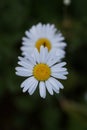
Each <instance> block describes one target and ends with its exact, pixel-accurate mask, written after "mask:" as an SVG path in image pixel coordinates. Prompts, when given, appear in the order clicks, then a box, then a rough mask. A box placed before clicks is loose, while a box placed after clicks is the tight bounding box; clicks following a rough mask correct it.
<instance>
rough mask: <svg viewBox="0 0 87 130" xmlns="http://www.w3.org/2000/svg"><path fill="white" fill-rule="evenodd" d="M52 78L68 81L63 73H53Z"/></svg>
mask: <svg viewBox="0 0 87 130" xmlns="http://www.w3.org/2000/svg"><path fill="white" fill-rule="evenodd" d="M51 76H53V77H55V78H58V79H63V80H64V79H67V77H66V76H64V75H62V74H61V73H60V74H59V73H52V74H51Z"/></svg>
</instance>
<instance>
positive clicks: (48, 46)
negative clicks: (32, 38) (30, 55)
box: [35, 38, 51, 52]
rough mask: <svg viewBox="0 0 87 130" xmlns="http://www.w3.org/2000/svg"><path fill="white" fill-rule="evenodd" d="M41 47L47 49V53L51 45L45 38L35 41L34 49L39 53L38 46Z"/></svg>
mask: <svg viewBox="0 0 87 130" xmlns="http://www.w3.org/2000/svg"><path fill="white" fill-rule="evenodd" d="M41 45H43V46H44V47H47V48H48V51H50V49H51V43H50V41H49V40H48V39H47V38H40V39H38V40H37V41H36V44H35V46H36V48H37V49H38V51H39V52H40V46H41Z"/></svg>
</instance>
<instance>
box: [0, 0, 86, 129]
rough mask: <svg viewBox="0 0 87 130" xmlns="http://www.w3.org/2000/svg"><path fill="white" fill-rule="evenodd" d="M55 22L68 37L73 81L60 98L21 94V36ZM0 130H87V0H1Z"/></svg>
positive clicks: (66, 84) (69, 78)
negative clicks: (18, 70)
mask: <svg viewBox="0 0 87 130" xmlns="http://www.w3.org/2000/svg"><path fill="white" fill-rule="evenodd" d="M38 22H42V23H45V24H46V23H53V24H55V25H56V27H57V28H58V29H59V30H61V32H62V33H63V35H64V36H65V38H66V40H65V41H66V42H67V48H66V58H65V59H64V61H66V62H67V68H68V71H69V75H68V79H67V80H66V81H61V82H62V83H63V84H64V87H65V88H64V89H63V90H61V91H60V94H54V96H50V95H49V94H48V93H47V97H46V99H45V100H43V99H41V98H40V96H39V94H38V89H37V91H36V92H35V93H34V94H33V95H32V96H30V95H28V93H27V92H26V93H22V90H21V88H20V84H21V82H22V81H23V80H24V78H21V77H17V76H16V75H15V67H16V66H17V60H18V59H17V57H18V56H19V55H20V54H21V51H20V46H21V38H22V37H23V36H24V32H25V31H26V30H27V29H29V28H30V27H31V26H32V25H34V24H37V23H38ZM0 130H87V0H72V2H71V4H70V5H69V6H65V5H64V4H63V1H62V0H2V1H0Z"/></svg>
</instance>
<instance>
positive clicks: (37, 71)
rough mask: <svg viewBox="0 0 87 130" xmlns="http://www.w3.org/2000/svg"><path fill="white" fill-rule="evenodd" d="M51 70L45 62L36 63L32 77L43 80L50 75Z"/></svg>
mask: <svg viewBox="0 0 87 130" xmlns="http://www.w3.org/2000/svg"><path fill="white" fill-rule="evenodd" d="M50 74H51V70H50V68H49V66H48V65H46V64H41V63H40V64H37V65H36V66H35V67H34V69H33V75H34V77H35V78H36V79H37V80H39V81H45V80H47V79H48V78H49V77H50Z"/></svg>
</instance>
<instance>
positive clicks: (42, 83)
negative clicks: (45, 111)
mask: <svg viewBox="0 0 87 130" xmlns="http://www.w3.org/2000/svg"><path fill="white" fill-rule="evenodd" d="M52 55H53V53H52V52H50V53H49V52H48V49H47V47H43V46H41V47H40V52H38V50H37V49H36V48H35V49H34V55H33V57H31V56H30V55H28V57H27V58H25V57H19V62H18V64H19V65H20V66H19V67H16V75H18V76H23V77H27V79H26V80H25V81H24V82H23V83H22V84H21V88H23V92H26V91H28V93H29V94H30V95H32V94H33V93H34V91H35V90H36V88H37V87H39V93H40V96H41V97H42V98H45V97H46V89H47V90H48V92H49V93H50V94H51V95H53V93H54V92H56V93H59V90H60V89H63V85H62V84H61V83H60V82H59V81H58V79H63V80H64V79H66V78H67V77H66V75H67V74H68V72H67V69H66V68H65V67H64V65H66V62H61V63H58V59H57V58H55V57H54V58H53V57H52Z"/></svg>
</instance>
